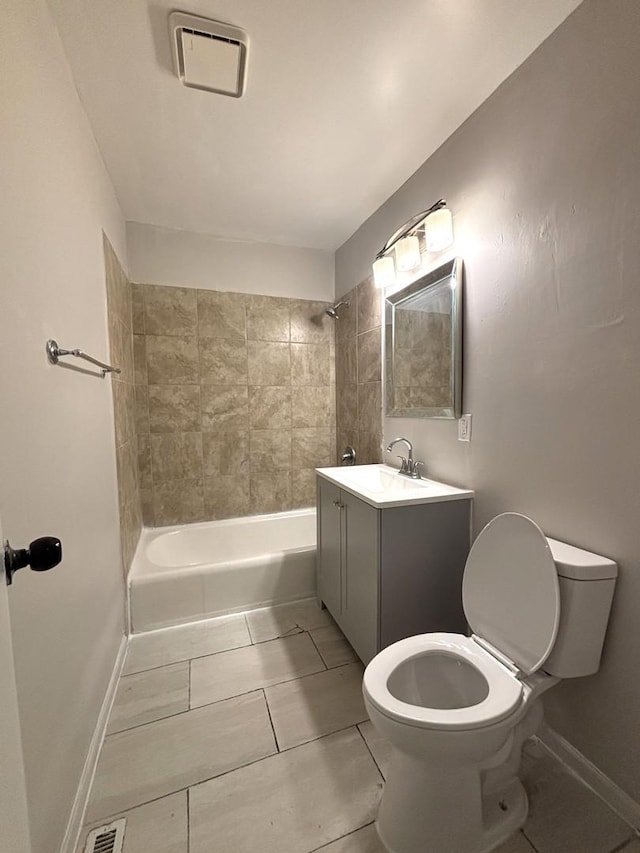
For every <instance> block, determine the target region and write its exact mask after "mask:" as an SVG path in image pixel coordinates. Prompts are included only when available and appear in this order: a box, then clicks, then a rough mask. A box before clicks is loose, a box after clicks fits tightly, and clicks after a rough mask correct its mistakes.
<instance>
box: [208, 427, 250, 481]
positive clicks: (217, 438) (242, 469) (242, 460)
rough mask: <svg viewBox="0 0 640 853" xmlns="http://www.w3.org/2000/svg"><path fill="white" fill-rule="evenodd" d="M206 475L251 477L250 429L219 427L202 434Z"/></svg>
mask: <svg viewBox="0 0 640 853" xmlns="http://www.w3.org/2000/svg"><path fill="white" fill-rule="evenodd" d="M202 456H203V463H204V476H205V477H216V476H217V475H219V474H232V475H233V476H234V477H246V478H248V477H249V430H238V429H225V430H222V429H219V430H216V431H215V432H205V433H203V434H202Z"/></svg>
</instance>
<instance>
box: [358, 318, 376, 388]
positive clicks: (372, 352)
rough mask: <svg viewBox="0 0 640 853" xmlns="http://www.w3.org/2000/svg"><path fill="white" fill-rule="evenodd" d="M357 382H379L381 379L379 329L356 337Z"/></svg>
mask: <svg viewBox="0 0 640 853" xmlns="http://www.w3.org/2000/svg"><path fill="white" fill-rule="evenodd" d="M357 345H358V382H360V383H362V382H379V381H380V380H381V379H382V371H381V365H380V356H381V350H382V346H381V344H380V329H379V328H377V329H372V330H371V331H370V332H364V333H363V334H361V335H358V337H357Z"/></svg>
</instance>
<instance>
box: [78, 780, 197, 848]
mask: <svg viewBox="0 0 640 853" xmlns="http://www.w3.org/2000/svg"><path fill="white" fill-rule="evenodd" d="M119 817H124V818H126V820H127V825H126V827H125V833H124V847H123V848H122V853H151V851H153V853H188V850H189V828H188V824H187V792H186V791H180V793H178V794H171V795H170V796H169V797H162V799H160V800H155V802H153V803H147V804H146V805H144V806H138V808H135V809H131V811H127V812H121V813H119V814H117V815H115V816H114V818H113V819H114V820H115V819H116V818H119ZM99 825H100V823H94V824H93V825H91V826H87V827H86V828H85V829H83V831H82V833H81V835H80V845H79V847H78V849H77V853H83V851H84V845H85V842H86V839H87V835H88V834H89V832H90V831H91V830H92V829H96V828H97V827H98V826H99Z"/></svg>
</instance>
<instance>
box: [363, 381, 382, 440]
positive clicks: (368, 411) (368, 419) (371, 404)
mask: <svg viewBox="0 0 640 853" xmlns="http://www.w3.org/2000/svg"><path fill="white" fill-rule="evenodd" d="M380 393H381V392H380V382H367V383H366V384H364V385H358V428H359V429H360V430H364V431H365V432H377V431H382V406H381V396H380Z"/></svg>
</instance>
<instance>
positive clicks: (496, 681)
mask: <svg viewBox="0 0 640 853" xmlns="http://www.w3.org/2000/svg"><path fill="white" fill-rule="evenodd" d="M428 654H438V655H450V656H451V657H452V658H456V659H458V660H460V661H464V662H466V663H467V664H469V665H470V666H472V667H473V668H474V669H476V670H477V671H479V672H480V674H481V675H482V676H483V677H484V679H485V680H486V682H487V687H488V690H487V695H486V698H484V699H483V700H482V701H481V702H478V703H477V704H473V705H468V706H466V707H462V708H430V707H425V706H423V705H418V704H411V703H409V702H404V701H402V700H401V699H398V698H397V697H396V696H395V695H394V694H393V693H392V692H391V691H390V689H389V680H390V678H391V677H392V675H393V673H394V671H395V670H396V669H397V668H398V667H399V666H400V665H401V664H404V663H405V662H407V661H409V660H411V659H413V658H416V657H421V656H423V655H428ZM364 690H365V693H366V696H367V698H368V699H369V701H370V702H371V703H372V704H373V705H374V706H375V707H376V708H377V710H378V711H379V712H380V713H381V714H384V715H385V716H387V717H390V718H391V719H393V720H396V721H398V722H400V723H404V724H405V725H408V726H414V727H416V728H425V729H440V730H443V731H444V730H447V731H463V730H471V729H480V728H484V727H487V726H491V725H493V724H495V723H498V722H500V721H501V720H504V719H505V718H506V717H509V716H510V715H511V714H512V713H513V712H514V711H515V710H516V709H517V708H518V707H519V706H520V704H521V702H522V697H523V687H522V683H521V682H520V681H518V679H517V678H516V677H515V676H514V675H513V674H512V673H511V672H509V670H508V669H507V668H506V667H505V666H503V665H502V664H501V663H500V662H499V661H498V660H496V659H495V658H494V657H492V656H491V655H490V654H489V652H487V651H485V650H484V649H483V648H482V647H481V646H480V645H478V643H476V642H475V641H474V640H473V639H472V638H471V637H465V636H463V635H462V634H448V633H435V634H419V635H417V636H414V637H408V638H407V639H405V640H400V641H399V642H397V643H394V644H393V645H391V646H388V647H387V648H386V649H384V650H383V651H381V652H380V653H379V654H378V655H377V656H376V657H375V658H374V659H373V660H372V661H371V663H370V664H369V665H368V666H367V668H366V670H365V674H364Z"/></svg>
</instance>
